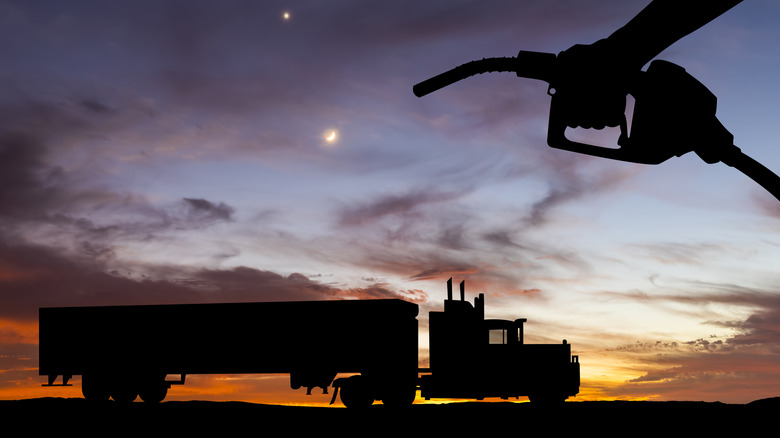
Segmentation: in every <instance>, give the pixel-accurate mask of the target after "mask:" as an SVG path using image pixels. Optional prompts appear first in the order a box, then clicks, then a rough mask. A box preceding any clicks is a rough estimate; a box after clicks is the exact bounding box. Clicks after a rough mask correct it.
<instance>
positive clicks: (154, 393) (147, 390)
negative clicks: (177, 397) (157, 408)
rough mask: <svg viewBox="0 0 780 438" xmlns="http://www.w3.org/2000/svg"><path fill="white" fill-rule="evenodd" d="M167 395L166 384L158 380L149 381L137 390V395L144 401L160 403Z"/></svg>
mask: <svg viewBox="0 0 780 438" xmlns="http://www.w3.org/2000/svg"><path fill="white" fill-rule="evenodd" d="M166 395H168V385H166V384H165V383H159V382H154V383H152V382H149V383H148V384H146V385H144V386H142V387H141V388H140V390H139V391H138V396H139V397H141V400H143V401H144V402H145V403H160V402H161V401H163V400H164V399H165V396H166Z"/></svg>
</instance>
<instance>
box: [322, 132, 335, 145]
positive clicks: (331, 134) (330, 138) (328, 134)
mask: <svg viewBox="0 0 780 438" xmlns="http://www.w3.org/2000/svg"><path fill="white" fill-rule="evenodd" d="M336 135H337V133H336V130H335V129H331V130H328V131H325V134H324V138H325V141H327V142H328V143H333V142H334V141H336Z"/></svg>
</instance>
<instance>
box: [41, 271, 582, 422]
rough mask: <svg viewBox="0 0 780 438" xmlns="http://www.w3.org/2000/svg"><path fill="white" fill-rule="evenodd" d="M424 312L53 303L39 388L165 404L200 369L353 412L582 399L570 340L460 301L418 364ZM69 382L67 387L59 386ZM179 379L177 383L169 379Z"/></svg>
mask: <svg viewBox="0 0 780 438" xmlns="http://www.w3.org/2000/svg"><path fill="white" fill-rule="evenodd" d="M418 313H419V306H418V305H417V304H415V303H411V302H408V301H405V300H400V299H374V300H332V301H298V302H296V301H289V302H254V303H252V302H248V303H215V304H164V305H135V306H85V307H45V308H40V309H39V375H41V376H47V383H45V384H43V386H70V385H71V384H70V383H69V381H70V379H71V378H72V377H73V376H77V375H80V376H81V389H82V394H83V396H84V398H85V399H87V400H95V401H106V400H109V399H113V400H114V401H115V402H118V403H129V402H132V401H134V400H135V399H136V398H139V397H140V399H141V400H143V401H145V402H149V403H159V402H161V401H162V400H163V399H164V398H165V397H166V395H167V392H168V390H169V389H170V388H171V386H172V385H183V384H184V383H185V379H186V376H187V375H193V374H289V376H290V387H291V388H292V389H301V388H306V391H307V393H308V394H311V391H312V390H313V389H314V388H320V389H321V390H322V392H323V393H324V394H328V388H333V392H332V398H331V401H330V403H331V404H333V403H334V401H335V400H336V398H337V396H339V395H340V399H341V402H342V403H343V404H344V405H345V406H346V407H348V408H359V407H366V406H370V405H371V404H373V403H374V402H375V401H381V402H382V403H383V404H385V405H388V406H408V405H411V404H412V403H413V402H414V400H415V399H416V396H417V392H418V391H419V392H420V396H421V397H422V398H424V399H426V400H429V399H439V398H444V399H453V398H456V399H478V400H481V399H484V398H488V397H491V398H492V397H500V398H502V399H508V398H519V397H525V396H527V397H528V398H529V399H530V400H531V402H533V403H540V404H549V403H560V402H563V401H564V400H566V399H567V398H568V397H572V396H575V395H576V394H577V393H578V392H579V384H580V365H579V358H578V356H576V355H572V353H571V345H570V344H569V343H567V341H566V340H563V342H561V343H558V344H525V343H524V341H523V324H524V323H525V322H526V319H524V318H520V319H515V320H497V319H486V318H485V304H484V294H482V293H480V294H479V295H478V296H477V297H475V299H474V303H473V304H472V303H471V302H469V301H467V300H466V299H465V282H461V283H460V299H457V298H453V296H452V279H450V280H448V281H447V299H446V300H445V301H444V309H443V311H431V312H430V313H429V321H428V323H429V364H428V366H427V367H420V366H419V362H418V361H419V358H418V349H419V345H418V344H419V342H418V325H419V324H418V320H417V316H418ZM60 376H62V380H61V381H62V383H59V384H58V383H56V382H57V380H58V377H60ZM172 376H177V377H178V379H174V380H168V379H169V378H173V377H172Z"/></svg>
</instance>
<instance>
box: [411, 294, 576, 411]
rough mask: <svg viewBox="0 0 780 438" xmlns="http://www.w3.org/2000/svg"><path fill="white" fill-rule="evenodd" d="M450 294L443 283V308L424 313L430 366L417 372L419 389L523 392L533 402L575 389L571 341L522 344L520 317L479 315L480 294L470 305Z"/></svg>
mask: <svg viewBox="0 0 780 438" xmlns="http://www.w3.org/2000/svg"><path fill="white" fill-rule="evenodd" d="M464 289H465V285H464V282H461V284H460V299H459V300H455V299H453V297H452V280H451V279H450V281H448V283H447V300H446V301H445V302H444V311H443V312H430V314H429V324H430V328H429V344H430V345H429V347H430V368H429V369H425V370H422V371H424V372H423V373H422V376H421V384H420V389H421V395H422V397H423V398H425V399H431V398H468V399H478V400H481V399H484V398H487V397H500V398H502V399H509V398H518V397H521V396H527V397H529V399H530V400H531V401H532V402H535V403H544V404H547V403H559V402H563V401H564V400H566V399H567V398H568V397H570V396H574V395H576V394H577V393H578V392H579V383H580V368H579V358H578V357H577V356H572V355H571V345H570V344H568V343H567V342H566V340H563V341H562V342H561V343H560V344H525V342H524V340H523V334H524V333H523V328H524V324H525V322H526V321H527V320H526V319H525V318H519V319H515V320H500V319H485V297H484V294H479V296H477V297H476V298H475V299H474V304H473V305H472V304H471V303H469V302H468V301H466V300H465V290H464Z"/></svg>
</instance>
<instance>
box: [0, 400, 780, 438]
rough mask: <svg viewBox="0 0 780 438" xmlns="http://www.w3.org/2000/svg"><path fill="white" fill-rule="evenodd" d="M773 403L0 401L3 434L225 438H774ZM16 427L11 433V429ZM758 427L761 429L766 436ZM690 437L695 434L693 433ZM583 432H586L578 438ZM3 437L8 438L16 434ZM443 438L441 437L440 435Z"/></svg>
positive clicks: (778, 405)
mask: <svg viewBox="0 0 780 438" xmlns="http://www.w3.org/2000/svg"><path fill="white" fill-rule="evenodd" d="M778 414H780V397H778V398H772V399H765V400H758V401H756V402H753V403H748V404H724V403H705V402H567V403H565V404H564V405H563V406H560V407H556V408H550V409H539V408H536V407H534V406H532V405H530V404H528V403H489V402H473V403H449V404H441V405H414V406H412V407H410V408H408V409H403V410H391V409H387V408H385V407H384V406H382V405H379V404H377V405H374V406H372V407H371V408H370V409H367V410H364V411H350V410H347V409H345V408H333V407H331V408H320V407H288V406H274V405H263V404H254V403H243V402H205V401H186V402H177V401H172V402H163V403H160V404H159V405H148V404H144V403H139V402H136V403H132V404H130V405H128V406H120V405H117V404H115V403H113V402H107V403H105V404H102V405H92V404H90V403H88V402H86V401H85V400H83V399H78V398H71V399H64V398H40V399H30V400H18V401H0V420H1V421H2V423H3V426H4V427H3V430H4V431H13V430H19V431H21V432H26V433H29V432H35V435H36V436H44V435H41V434H42V433H46V432H59V433H68V436H70V432H75V433H76V434H77V435H80V436H83V435H87V436H98V435H101V436H102V435H106V436H111V435H116V434H120V435H121V436H129V435H130V434H136V433H149V432H154V433H155V435H154V436H155V437H157V436H164V435H176V436H177V437H179V436H192V435H195V436H211V435H218V436H220V437H229V436H237V435H258V436H262V435H264V434H270V435H272V436H280V435H282V436H283V435H288V436H294V437H297V436H305V435H309V436H327V437H330V436H331V435H332V434H334V433H335V434H338V435H337V436H371V435H374V436H375V435H377V434H378V435H379V436H402V435H408V436H415V437H421V436H438V435H439V434H448V435H451V436H456V437H462V436H468V435H479V436H480V437H482V436H485V437H487V436H491V435H493V436H495V435H496V434H501V435H506V434H511V435H523V434H532V435H533V436H539V435H541V434H545V432H551V435H553V436H561V437H569V436H571V437H582V436H591V434H592V433H597V434H599V435H601V436H604V435H606V436H636V435H640V436H648V433H649V434H652V435H657V434H668V435H669V438H671V437H676V436H682V435H681V434H685V435H686V436H688V435H690V436H706V435H704V434H707V435H709V436H715V437H722V436H729V435H732V433H734V434H736V433H738V434H739V435H740V436H755V435H761V436H776V434H777V432H776V427H777V422H778V420H780V416H778ZM15 426H21V427H15ZM768 427H769V428H770V429H768ZM694 433H695V435H693V434H694ZM584 434H587V435H584ZM19 435H20V433H19V432H17V433H13V434H11V435H9V436H19ZM442 436H444V435H442Z"/></svg>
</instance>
